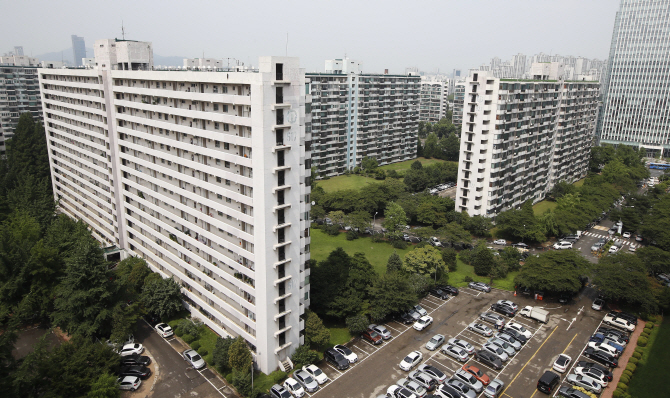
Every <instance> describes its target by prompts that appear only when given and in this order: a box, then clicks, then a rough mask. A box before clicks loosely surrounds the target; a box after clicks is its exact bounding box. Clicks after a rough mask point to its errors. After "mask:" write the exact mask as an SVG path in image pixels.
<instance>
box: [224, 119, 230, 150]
mask: <svg viewBox="0 0 670 398" xmlns="http://www.w3.org/2000/svg"><path fill="white" fill-rule="evenodd" d="M223 126H224V127H225V126H227V125H226V124H224V125H223ZM224 130H225V128H224ZM223 149H226V150H229V149H230V144H229V143H227V142H224V143H223Z"/></svg>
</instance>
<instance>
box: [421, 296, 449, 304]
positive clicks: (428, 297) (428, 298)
mask: <svg viewBox="0 0 670 398" xmlns="http://www.w3.org/2000/svg"><path fill="white" fill-rule="evenodd" d="M424 299H425V300H426V301H428V302H429V303H432V304H435V305H440V304H442V303H441V301H437V300H436V299H433V298H432V297H430V296H426V297H424ZM444 301H447V300H444Z"/></svg>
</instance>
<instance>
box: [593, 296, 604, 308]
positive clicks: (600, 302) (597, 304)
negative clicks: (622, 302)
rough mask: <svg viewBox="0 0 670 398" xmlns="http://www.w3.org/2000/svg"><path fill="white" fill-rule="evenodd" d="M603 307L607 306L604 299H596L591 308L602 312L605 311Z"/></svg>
mask: <svg viewBox="0 0 670 398" xmlns="http://www.w3.org/2000/svg"><path fill="white" fill-rule="evenodd" d="M603 305H605V302H604V301H603V300H602V299H599V298H597V299H595V300H593V304H591V308H593V309H594V310H596V311H601V310H602V309H603Z"/></svg>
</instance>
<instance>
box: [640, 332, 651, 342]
mask: <svg viewBox="0 0 670 398" xmlns="http://www.w3.org/2000/svg"><path fill="white" fill-rule="evenodd" d="M640 338H641V339H642V338H645V339H647V340H649V333H640ZM638 341H639V340H638Z"/></svg>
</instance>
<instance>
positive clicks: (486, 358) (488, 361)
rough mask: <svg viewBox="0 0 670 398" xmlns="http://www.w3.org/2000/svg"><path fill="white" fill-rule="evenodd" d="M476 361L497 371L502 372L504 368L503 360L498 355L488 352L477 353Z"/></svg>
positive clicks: (480, 351)
mask: <svg viewBox="0 0 670 398" xmlns="http://www.w3.org/2000/svg"><path fill="white" fill-rule="evenodd" d="M475 359H476V360H477V361H478V362H481V363H483V364H484V365H486V366H488V367H491V368H493V369H495V370H500V369H502V367H503V363H502V360H501V359H500V358H499V357H498V356H497V355H495V354H493V353H492V352H489V351H487V350H479V351H477V352H475Z"/></svg>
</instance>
